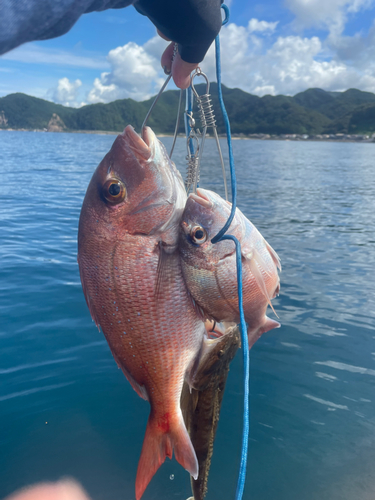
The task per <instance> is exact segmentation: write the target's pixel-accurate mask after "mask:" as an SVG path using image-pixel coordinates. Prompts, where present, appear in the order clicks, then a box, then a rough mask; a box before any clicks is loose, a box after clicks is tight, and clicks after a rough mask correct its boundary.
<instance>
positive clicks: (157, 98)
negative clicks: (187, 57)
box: [141, 43, 178, 135]
mask: <svg viewBox="0 0 375 500" xmlns="http://www.w3.org/2000/svg"><path fill="white" fill-rule="evenodd" d="M177 49H178V45H177V43H175V44H174V47H173V55H172V62H173V59H174V58H175V56H176V54H177ZM163 69H164V72H165V73H167V72H166V69H165V68H163ZM171 78H172V72H170V74H169V76H168V78H167V79H166V80H165V82H164V84H163V86H162V88H161V89H160V90H159V93H158V95H157V96H156V97H155V99H154V102H153V103H152V104H151V107H150V109H149V110H148V113H147V115H146V117H145V119H144V120H143V123H142V127H141V135H142V133H143V129H144V128H145V126H146V124H147V121H148V119H149V118H150V115H151V111H152V110H153V109H154V107H155V104H156V103H157V102H158V100H159V97H160V96H161V94H162V93H163V91H164V89H165V87H166V86H167V85H168V83H169V80H170V79H171Z"/></svg>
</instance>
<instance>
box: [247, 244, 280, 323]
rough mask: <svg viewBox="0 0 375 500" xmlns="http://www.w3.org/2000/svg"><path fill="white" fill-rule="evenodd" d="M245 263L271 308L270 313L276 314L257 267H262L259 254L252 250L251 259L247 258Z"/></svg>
mask: <svg viewBox="0 0 375 500" xmlns="http://www.w3.org/2000/svg"><path fill="white" fill-rule="evenodd" d="M247 261H248V262H249V266H250V271H251V273H252V275H253V276H254V278H255V281H256V283H257V285H258V287H259V289H260V291H261V292H262V294H263V295H264V296H265V298H266V299H267V302H268V304H269V305H270V306H271V309H272V311H273V312H274V313H275V314H276V311H275V309H274V308H273V305H272V304H271V297H270V296H269V294H268V290H267V287H266V284H265V282H264V279H263V276H262V273H261V272H260V269H259V267H258V266H261V265H262V258H261V257H260V255H259V253H258V252H257V251H256V250H255V249H253V251H252V255H251V257H248V258H247ZM276 316H277V314H276ZM277 317H278V316H277Z"/></svg>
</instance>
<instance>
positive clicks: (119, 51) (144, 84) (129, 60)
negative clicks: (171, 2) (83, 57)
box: [87, 36, 167, 103]
mask: <svg viewBox="0 0 375 500" xmlns="http://www.w3.org/2000/svg"><path fill="white" fill-rule="evenodd" d="M166 45H167V43H166V42H165V41H164V40H162V39H161V38H160V37H158V36H157V37H154V38H151V40H149V41H148V42H147V43H145V44H144V45H143V46H140V45H137V44H136V43H134V42H129V43H127V44H126V45H124V46H123V47H117V48H116V49H113V50H111V51H110V52H109V54H108V57H107V60H108V62H109V65H110V68H111V70H110V71H109V72H105V73H102V74H101V76H100V78H96V79H95V81H94V86H93V88H92V89H91V90H90V92H89V94H88V97H87V100H88V102H89V103H95V102H109V101H113V100H115V99H124V98H127V97H130V98H132V99H134V100H137V101H140V100H144V99H147V98H149V97H151V96H152V95H153V94H155V92H157V91H158V90H159V88H160V87H161V85H162V83H163V81H164V78H162V70H161V67H160V57H161V54H162V52H163V50H164V49H165V47H166Z"/></svg>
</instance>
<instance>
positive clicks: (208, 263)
mask: <svg viewBox="0 0 375 500" xmlns="http://www.w3.org/2000/svg"><path fill="white" fill-rule="evenodd" d="M230 211H231V204H230V203H229V202H227V201H225V200H224V199H223V198H221V196H219V195H218V194H216V193H214V192H213V191H209V190H206V189H198V190H197V194H190V196H189V198H188V200H187V202H186V206H185V210H184V213H183V216H182V222H181V226H180V237H179V252H180V256H181V263H182V270H183V275H184V279H185V282H186V285H187V287H188V289H189V292H190V294H191V296H192V298H193V300H194V303H195V305H196V307H197V308H198V310H199V311H201V310H203V311H204V315H205V317H206V318H208V319H213V320H215V321H218V322H221V321H225V322H236V323H238V322H239V321H240V316H239V306H238V291H237V267H236V253H235V245H234V243H233V242H232V241H229V240H224V241H220V242H218V243H215V244H213V243H212V242H211V240H212V238H213V237H214V236H215V235H216V234H217V233H218V232H219V230H220V229H221V228H222V227H223V226H224V224H225V222H226V221H227V219H228V216H229V214H230ZM227 234H231V235H233V236H235V237H236V238H237V239H238V241H239V242H240V244H241V255H242V277H243V306H244V314H245V320H246V322H247V325H248V329H247V333H248V340H249V347H251V346H252V345H253V344H254V343H255V342H256V340H257V339H258V338H259V337H260V336H261V335H262V333H265V332H267V331H269V330H271V329H272V328H278V327H280V324H279V323H278V322H277V321H275V320H273V319H270V318H268V317H267V316H266V310H267V306H268V305H270V306H271V307H272V304H271V300H272V299H273V298H274V297H275V296H276V295H277V294H278V293H279V290H280V280H279V275H278V271H277V270H278V269H280V270H281V265H280V259H279V257H278V255H277V254H276V252H275V251H274V250H273V248H272V247H271V246H270V245H269V244H268V243H267V242H266V240H265V239H264V238H263V236H262V235H261V234H260V232H259V231H258V230H257V228H256V227H255V226H254V225H253V224H252V223H251V222H250V221H249V220H248V219H247V218H246V217H245V216H244V214H243V213H242V212H241V211H240V210H239V209H238V208H237V209H236V212H235V217H234V219H233V221H232V223H231V225H230V228H229V230H228V231H227Z"/></svg>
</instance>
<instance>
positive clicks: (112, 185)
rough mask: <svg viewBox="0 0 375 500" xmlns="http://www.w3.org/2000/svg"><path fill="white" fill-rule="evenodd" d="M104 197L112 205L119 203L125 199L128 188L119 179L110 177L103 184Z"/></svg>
mask: <svg viewBox="0 0 375 500" xmlns="http://www.w3.org/2000/svg"><path fill="white" fill-rule="evenodd" d="M103 195H104V198H105V199H106V200H107V201H108V202H109V203H111V204H112V205H117V204H118V203H121V202H122V201H124V199H125V196H126V188H125V186H124V183H123V182H121V181H119V180H118V179H108V180H107V182H106V183H105V184H104V186H103Z"/></svg>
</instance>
